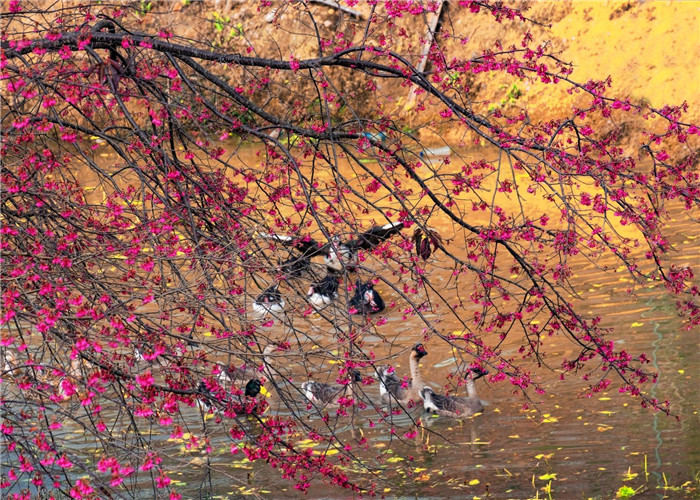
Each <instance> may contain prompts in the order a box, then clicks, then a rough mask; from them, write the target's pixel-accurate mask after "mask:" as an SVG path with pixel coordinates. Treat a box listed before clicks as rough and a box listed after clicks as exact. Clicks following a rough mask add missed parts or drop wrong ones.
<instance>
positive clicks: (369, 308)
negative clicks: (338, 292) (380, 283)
mask: <svg viewBox="0 0 700 500" xmlns="http://www.w3.org/2000/svg"><path fill="white" fill-rule="evenodd" d="M348 309H349V311H350V314H363V315H367V314H376V313H378V312H381V311H383V310H384V300H382V297H381V296H380V295H379V292H377V291H376V290H375V289H374V285H372V283H371V282H367V283H362V282H360V280H357V281H356V282H355V295H354V296H353V298H351V299H350V302H348Z"/></svg>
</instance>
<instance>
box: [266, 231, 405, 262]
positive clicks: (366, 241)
mask: <svg viewBox="0 0 700 500" xmlns="http://www.w3.org/2000/svg"><path fill="white" fill-rule="evenodd" d="M403 228H404V223H403V222H389V223H388V224H384V225H383V226H374V227H371V228H369V229H368V230H367V231H365V232H364V233H361V234H359V235H358V237H357V238H356V239H353V240H349V241H342V240H341V239H340V237H339V236H333V237H332V238H331V240H330V241H329V242H328V243H326V244H325V245H324V244H321V243H319V242H317V241H316V240H314V239H313V238H310V237H309V236H308V235H307V236H304V237H301V238H294V237H292V236H285V235H279V234H266V235H263V237H265V238H269V239H273V240H276V241H278V242H280V243H282V244H283V245H285V246H288V247H293V248H296V249H297V250H298V251H299V252H300V254H301V256H302V257H307V258H311V257H315V256H317V255H322V256H323V257H324V262H325V264H326V267H327V268H328V271H329V272H334V273H340V272H342V271H343V270H344V269H346V270H348V271H350V272H354V271H355V270H356V269H357V264H358V258H357V253H358V251H359V250H371V249H372V248H374V247H376V246H377V245H379V244H380V243H382V242H383V241H385V240H387V239H388V238H390V237H391V236H393V235H395V234H398V233H400V232H401V230H402V229H403Z"/></svg>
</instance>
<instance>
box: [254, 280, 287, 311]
mask: <svg viewBox="0 0 700 500" xmlns="http://www.w3.org/2000/svg"><path fill="white" fill-rule="evenodd" d="M284 306H285V302H284V297H282V293H281V292H280V284H279V283H276V284H274V285H272V286H270V287H268V288H266V289H265V290H264V291H263V292H262V293H261V294H260V295H258V296H257V297H256V298H255V300H254V301H253V313H254V314H256V315H257V316H265V315H266V314H273V315H277V314H280V313H282V312H283V311H284Z"/></svg>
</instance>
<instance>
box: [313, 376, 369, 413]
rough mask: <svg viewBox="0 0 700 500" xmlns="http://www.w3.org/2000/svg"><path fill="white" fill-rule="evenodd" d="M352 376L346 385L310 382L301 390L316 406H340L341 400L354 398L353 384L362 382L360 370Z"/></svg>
mask: <svg viewBox="0 0 700 500" xmlns="http://www.w3.org/2000/svg"><path fill="white" fill-rule="evenodd" d="M350 376H351V378H350V380H349V381H348V383H347V384H344V385H329V384H324V383H323V382H314V381H313V380H309V381H308V382H304V383H303V384H301V390H302V391H304V395H305V396H306V398H307V399H308V400H309V401H311V402H312V403H314V404H317V405H320V406H338V405H339V404H340V400H341V399H343V398H345V399H348V398H352V397H353V384H354V383H356V382H362V374H361V373H360V371H359V370H352V371H351V372H350Z"/></svg>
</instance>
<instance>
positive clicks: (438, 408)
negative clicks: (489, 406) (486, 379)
mask: <svg viewBox="0 0 700 500" xmlns="http://www.w3.org/2000/svg"><path fill="white" fill-rule="evenodd" d="M487 373H488V372H487V371H486V370H483V369H481V368H469V369H468V370H467V374H466V376H465V379H466V381H467V397H466V398H465V397H458V396H443V395H441V394H436V393H435V391H433V389H432V388H430V387H428V386H425V387H423V388H422V389H421V391H420V393H421V394H420V395H421V397H422V398H423V408H425V411H427V412H430V413H433V414H437V415H442V416H443V417H450V418H467V417H471V416H472V415H475V414H477V413H481V412H483V411H484V405H483V403H482V402H481V399H479V396H478V395H477V394H476V387H475V386H474V381H475V380H477V379H479V378H481V377H483V376H484V375H486V374H487Z"/></svg>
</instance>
